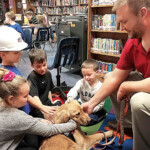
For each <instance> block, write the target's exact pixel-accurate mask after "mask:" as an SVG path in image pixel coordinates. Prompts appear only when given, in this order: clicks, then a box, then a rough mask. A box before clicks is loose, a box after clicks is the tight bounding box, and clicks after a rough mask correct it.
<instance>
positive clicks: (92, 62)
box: [81, 59, 98, 71]
mask: <svg viewBox="0 0 150 150" xmlns="http://www.w3.org/2000/svg"><path fill="white" fill-rule="evenodd" d="M81 68H93V70H94V71H97V70H98V62H97V61H96V60H95V59H87V60H85V61H84V62H83V63H82V65H81Z"/></svg>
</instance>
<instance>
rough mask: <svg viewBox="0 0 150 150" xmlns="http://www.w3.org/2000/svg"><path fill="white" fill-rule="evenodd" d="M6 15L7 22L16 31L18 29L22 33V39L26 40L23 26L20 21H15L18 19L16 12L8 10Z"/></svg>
mask: <svg viewBox="0 0 150 150" xmlns="http://www.w3.org/2000/svg"><path fill="white" fill-rule="evenodd" d="M5 17H6V19H5V23H6V24H7V25H8V26H9V27H12V28H14V29H15V30H16V31H18V32H19V33H20V34H21V36H22V39H23V40H25V34H24V32H23V30H22V28H21V26H20V25H19V24H18V23H16V22H15V19H16V15H15V13H14V12H12V11H11V12H7V13H6V14H5Z"/></svg>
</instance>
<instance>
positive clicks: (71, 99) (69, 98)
mask: <svg viewBox="0 0 150 150" xmlns="http://www.w3.org/2000/svg"><path fill="white" fill-rule="evenodd" d="M73 100H74V98H73V97H71V96H70V97H68V98H67V101H66V102H65V103H70V102H72V101H73Z"/></svg>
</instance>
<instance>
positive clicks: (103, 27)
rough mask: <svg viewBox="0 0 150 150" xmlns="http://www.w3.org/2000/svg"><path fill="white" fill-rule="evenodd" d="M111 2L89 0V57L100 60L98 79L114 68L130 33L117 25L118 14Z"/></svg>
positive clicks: (101, 78)
mask: <svg viewBox="0 0 150 150" xmlns="http://www.w3.org/2000/svg"><path fill="white" fill-rule="evenodd" d="M111 2H112V3H111V4H108V3H107V4H99V1H96V0H89V5H88V6H89V7H88V8H89V10H88V46H87V47H88V48H87V58H92V59H96V60H98V61H99V74H98V79H99V80H101V81H103V78H104V76H105V74H106V73H107V72H110V71H112V70H114V68H115V67H116V63H117V61H118V60H119V58H120V54H121V51H122V48H123V47H124V45H125V43H126V41H127V39H128V34H127V33H126V32H125V31H120V30H119V29H118V26H117V25H116V14H115V13H114V12H112V7H113V6H114V2H115V0H114V1H113V0H112V1H111Z"/></svg>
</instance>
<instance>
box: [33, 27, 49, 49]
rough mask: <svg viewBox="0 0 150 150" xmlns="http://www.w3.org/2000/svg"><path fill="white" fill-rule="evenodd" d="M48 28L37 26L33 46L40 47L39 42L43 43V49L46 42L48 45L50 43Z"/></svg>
mask: <svg viewBox="0 0 150 150" xmlns="http://www.w3.org/2000/svg"><path fill="white" fill-rule="evenodd" d="M49 35H50V33H49V28H48V27H45V28H39V29H38V32H37V36H36V40H35V41H33V46H34V47H38V48H41V44H43V45H44V46H43V49H44V48H45V45H46V43H48V45H51V43H50V41H49V38H50V36H49Z"/></svg>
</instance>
